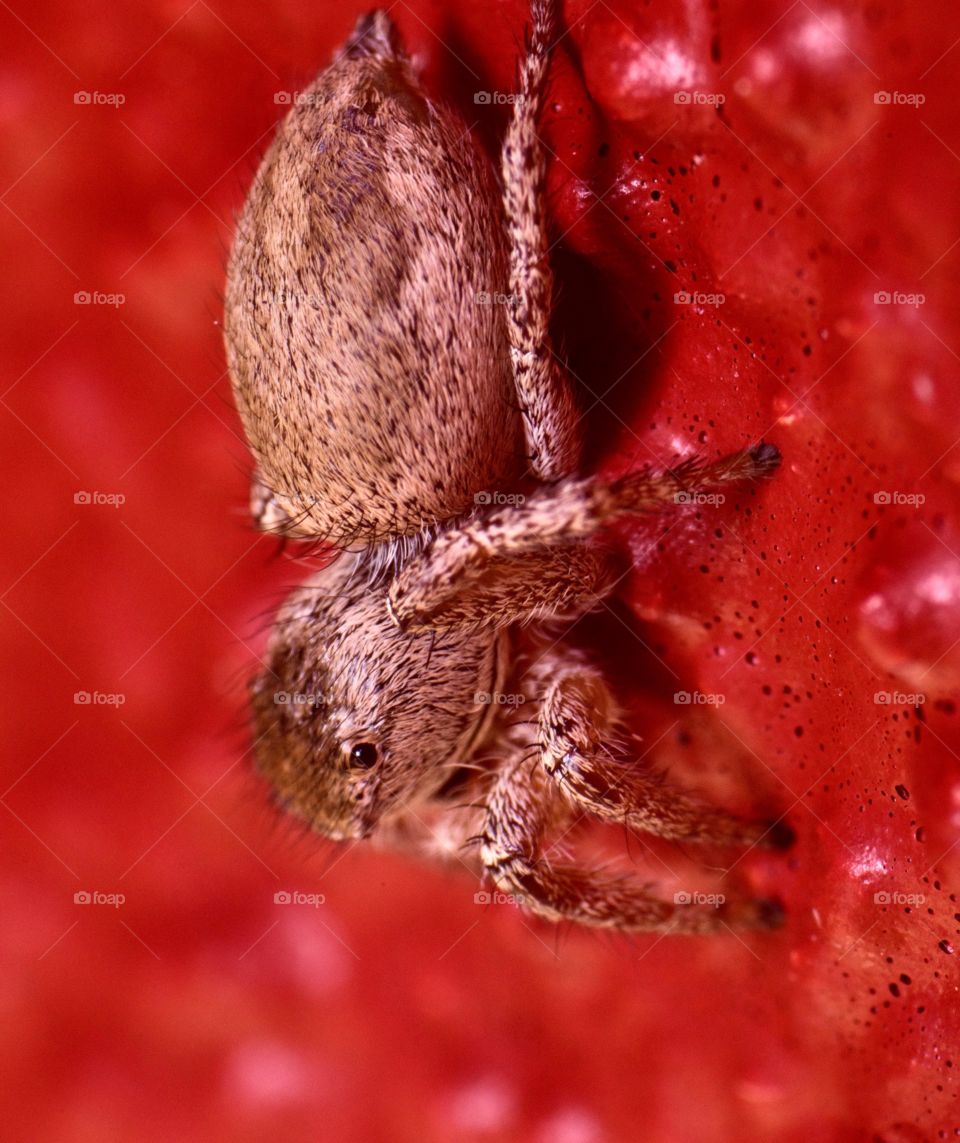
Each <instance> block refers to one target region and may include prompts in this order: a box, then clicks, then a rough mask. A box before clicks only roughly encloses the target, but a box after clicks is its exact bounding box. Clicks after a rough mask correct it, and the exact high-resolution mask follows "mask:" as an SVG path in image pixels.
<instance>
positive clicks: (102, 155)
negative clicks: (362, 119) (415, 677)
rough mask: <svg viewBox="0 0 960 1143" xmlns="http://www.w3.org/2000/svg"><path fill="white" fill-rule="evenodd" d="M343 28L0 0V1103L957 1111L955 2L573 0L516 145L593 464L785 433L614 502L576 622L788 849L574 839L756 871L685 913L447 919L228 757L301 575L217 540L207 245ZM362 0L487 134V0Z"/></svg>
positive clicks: (519, 22) (106, 1114)
mask: <svg viewBox="0 0 960 1143" xmlns="http://www.w3.org/2000/svg"><path fill="white" fill-rule="evenodd" d="M360 11H361V7H359V6H356V5H352V4H350V3H347V4H334V3H332V2H327V0H314V2H312V3H309V4H308V3H305V2H303V0H270V2H268V3H253V2H252V0H232V2H228V0H200V2H199V3H191V0H182V2H175V0H169V2H167V0H151V2H145V3H141V4H137V5H122V4H107V3H105V2H103V0H97V2H95V3H94V4H93V5H92V6H91V5H90V4H80V3H78V2H76V0H58V2H56V3H54V2H53V0H32V2H31V3H30V4H27V3H26V2H25V0H10V3H9V4H2V5H0V36H2V40H3V43H4V48H5V51H4V61H3V65H2V68H0V122H2V124H3V127H4V131H3V145H2V148H0V168H2V173H0V203H2V210H0V253H2V264H3V266H4V268H5V269H4V273H3V275H2V278H0V282H2V288H3V292H4V304H3V309H2V314H3V323H4V335H5V336H4V344H3V366H2V368H3V382H4V383H3V398H2V406H0V417H2V423H3V430H4V462H5V472H6V474H7V476H6V491H7V496H6V498H5V535H6V537H7V542H6V543H5V544H4V545H3V548H2V553H3V554H2V559H3V586H2V589H0V599H2V603H3V607H2V609H0V623H2V624H3V640H2V647H3V655H4V663H5V667H6V671H5V674H4V682H3V695H4V702H3V718H4V736H3V739H4V743H5V751H4V774H5V777H4V782H3V790H2V791H0V793H2V803H0V841H2V845H3V855H4V856H3V862H2V865H0V894H2V896H0V901H2V915H3V925H2V927H0V934H2V935H0V957H2V965H3V971H2V974H0V980H2V981H3V985H2V989H0V1001H2V1013H3V1021H2V1025H0V1027H2V1029H3V1031H2V1033H0V1046H2V1065H0V1066H2V1074H3V1084H2V1092H0V1101H2V1103H3V1123H4V1134H5V1136H8V1137H10V1138H15V1139H38V1140H48V1139H49V1140H58V1141H63V1140H78V1141H80V1140H82V1141H87V1140H97V1141H99V1140H106V1139H158V1140H159V1139H170V1138H176V1139H181V1140H192V1139H197V1140H209V1139H228V1140H246V1139H250V1140H254V1139H257V1140H259V1139H262V1138H264V1137H273V1138H278V1139H283V1140H313V1139H316V1138H319V1137H323V1138H327V1137H329V1138H336V1139H339V1140H354V1139H355V1140H369V1139H388V1138H389V1139H399V1140H414V1139H416V1140H438V1141H439V1140H444V1141H446V1140H450V1139H457V1140H501V1139H503V1140H507V1139H509V1140H521V1139H522V1140H526V1139H529V1140H532V1141H535V1143H601V1141H606V1140H628V1139H630V1140H632V1139H637V1138H643V1139H644V1140H646V1141H647V1143H675V1141H678V1140H698V1141H703V1143H707V1141H710V1143H715V1141H716V1143H727V1141H730V1143H734V1141H735V1143H770V1141H781V1140H782V1141H785V1143H793V1141H794V1140H797V1141H799V1140H803V1141H805V1143H808V1141H834V1140H837V1141H841V1143H845V1141H847V1140H850V1141H855V1140H867V1139H869V1140H876V1141H878V1143H879V1141H882V1143H925V1141H927V1140H939V1139H947V1138H954V1137H956V1135H957V1131H958V1129H960V1110H958V1101H957V1094H958V1087H957V1078H956V1073H957V1068H956V1067H955V1066H954V1059H955V1056H956V1051H957V1041H958V1039H960V993H958V986H960V976H958V971H957V963H956V955H955V948H956V945H957V941H958V936H960V905H958V901H957V894H958V892H960V845H958V844H957V843H958V838H960V723H958V719H957V713H956V711H957V707H956V703H957V690H958V687H960V510H958V497H957V485H958V480H960V384H958V376H960V330H958V328H957V314H958V312H960V309H958V307H960V216H958V213H957V209H956V204H957V202H958V201H960V158H958V156H960V111H958V108H960V98H958V95H960V92H958V85H957V81H956V76H957V68H958V62H960V54H958V53H960V46H958V42H960V10H958V9H957V8H956V6H955V5H953V4H948V3H946V2H945V0H930V2H928V3H927V4H925V5H923V6H919V5H907V4H902V3H893V2H877V3H869V4H867V3H864V4H851V3H844V4H837V5H833V6H831V5H828V4H824V3H819V2H814V3H800V4H792V3H790V2H789V0H776V2H774V3H770V4H768V5H761V6H757V5H756V4H750V3H747V2H746V0H715V2H713V3H705V2H699V0H694V2H691V3H689V4H685V5H679V4H674V5H666V4H658V5H654V4H649V3H636V2H631V3H627V2H624V0H604V2H602V3H600V4H594V3H593V0H570V2H568V3H566V4H565V5H564V15H563V26H564V28H565V29H568V31H567V34H566V35H565V36H564V37H563V39H562V41H561V42H560V46H559V48H558V50H557V52H556V55H555V60H554V66H553V70H552V81H551V88H550V93H549V98H548V101H547V106H546V109H545V112H544V116H543V136H544V139H545V141H546V143H547V146H548V148H549V211H550V216H551V219H552V226H553V229H554V233H555V236H556V240H557V244H556V246H555V248H554V250H553V258H554V262H555V266H556V269H557V274H558V281H559V288H560V295H559V300H558V305H557V313H556V331H557V336H558V341H559V342H560V343H561V344H562V346H563V351H564V353H565V354H566V357H567V359H568V361H569V365H570V369H571V371H572V373H573V375H574V376H575V377H576V379H577V384H578V386H579V392H580V396H581V399H582V402H583V407H584V410H585V411H586V420H585V424H586V426H587V432H588V457H589V464H590V466H591V467H592V468H593V469H595V470H598V471H602V472H604V473H607V474H610V475H614V474H619V473H622V472H625V471H627V470H629V469H632V468H636V467H638V466H641V465H643V464H646V463H657V464H669V463H671V462H673V461H675V460H676V459H677V458H678V457H682V456H687V455H690V454H691V453H693V452H700V453H703V454H705V455H708V456H717V455H719V454H721V453H723V452H725V451H727V450H731V449H736V448H740V447H743V446H744V445H746V444H748V443H750V442H754V441H757V440H759V439H767V440H769V441H771V442H773V443H775V444H776V445H777V446H778V447H779V449H780V450H781V452H782V454H783V458H784V461H783V466H782V468H781V470H780V471H779V472H778V474H777V475H776V476H775V477H774V478H773V479H772V480H771V481H769V482H768V483H765V484H764V485H763V486H762V487H756V488H750V489H742V490H739V491H737V492H736V493H735V494H734V493H730V494H728V496H727V499H726V500H725V501H724V502H722V503H703V504H688V505H682V506H678V508H677V510H676V512H673V513H670V514H668V515H665V516H663V517H660V518H656V519H651V520H649V521H642V522H635V523H630V524H622V525H620V526H619V527H618V529H617V534H618V536H619V538H620V540H621V541H622V544H623V547H624V551H625V552H626V553H627V554H628V555H629V556H630V557H631V564H630V568H629V574H628V575H627V576H626V577H625V578H624V580H623V581H622V582H621V584H620V586H619V590H618V597H617V599H616V601H615V602H614V603H613V604H612V605H611V611H610V612H609V613H608V612H607V611H603V612H601V614H600V615H599V616H598V617H596V618H595V619H591V620H590V621H589V622H587V623H584V624H583V625H582V627H583V629H582V638H583V640H584V642H585V643H586V644H589V645H592V646H594V647H595V648H596V650H597V653H598V655H602V656H603V658H604V661H605V662H607V663H608V665H609V669H610V671H611V673H612V674H613V675H614V676H615V677H616V680H617V683H618V685H619V688H620V690H621V691H622V693H623V696H624V700H625V702H626V703H627V706H628V709H629V711H630V717H631V719H632V722H633V725H634V729H635V730H636V733H637V734H638V735H639V736H641V737H642V740H643V741H642V743H641V749H642V751H645V752H646V759H647V761H648V762H652V763H653V764H655V765H657V766H659V767H662V768H664V769H669V770H670V772H671V774H672V775H673V776H674V777H675V778H676V779H677V780H678V781H683V782H685V783H688V784H689V785H691V786H692V787H694V788H697V789H699V790H701V791H703V792H704V793H705V794H707V795H709V796H710V797H712V798H714V799H715V800H717V801H719V802H723V803H724V804H727V805H730V806H732V807H735V808H739V809H742V810H744V811H748V812H755V813H760V812H762V813H766V814H769V815H770V816H771V817H772V818H776V817H779V816H780V815H781V814H784V813H785V814H786V815H787V818H788V820H789V822H790V825H791V826H792V827H793V829H795V831H796V834H797V840H796V843H795V844H794V846H793V847H792V849H791V850H790V851H789V852H787V853H782V852H777V853H775V852H771V853H768V854H765V855H762V856H761V855H759V854H757V853H753V854H750V855H747V856H746V857H743V858H742V860H739V861H738V857H739V855H737V854H734V855H730V854H725V853H709V854H707V853H698V852H696V851H695V850H694V849H693V848H692V847H687V848H685V849H683V850H681V849H679V848H678V847H676V846H670V845H664V844H661V843H650V844H648V842H647V840H646V839H644V840H643V841H639V840H637V839H632V838H631V839H624V837H623V835H622V833H617V832H616V831H612V838H607V839H605V840H606V841H607V842H608V848H611V850H612V852H614V853H617V854H619V855H620V857H621V859H622V858H624V857H626V860H628V861H630V862H632V863H633V864H634V867H635V872H636V874H637V876H640V877H641V878H644V879H646V880H651V881H656V882H658V883H659V884H660V885H661V886H662V887H663V890H664V891H665V892H671V891H673V890H674V889H675V888H677V887H678V886H681V885H682V886H684V887H686V886H687V885H693V886H696V887H703V888H704V890H705V891H709V890H710V889H711V887H713V888H714V889H715V888H716V887H717V885H718V884H719V885H722V884H723V883H724V882H723V881H722V878H721V873H722V870H723V868H724V867H726V866H728V865H734V868H733V869H731V871H730V873H729V875H728V876H729V883H730V884H731V885H735V886H739V887H741V888H743V887H744V886H747V887H750V888H751V889H752V890H753V891H755V892H757V893H758V894H761V895H763V896H769V897H777V898H779V899H780V900H781V901H782V902H783V904H784V906H785V910H786V921H785V925H784V927H783V928H782V929H781V930H780V931H778V932H777V933H773V934H766V935H752V936H749V937H740V936H735V935H733V934H730V935H728V936H723V937H719V938H711V939H707V938H695V939H686V940H681V939H677V938H672V937H666V938H663V939H659V940H658V939H656V938H645V939H635V940H620V939H616V938H612V937H609V936H607V937H603V936H597V935H595V934H589V933H583V932H577V931H571V930H570V929H566V928H565V929H560V930H553V929H550V928H547V927H544V926H542V925H539V924H534V923H532V922H531V921H529V919H527V918H525V917H523V916H521V915H520V914H519V913H517V912H516V911H514V910H512V909H511V908H509V907H505V906H504V907H490V908H483V909H480V908H478V907H477V905H476V904H475V903H474V899H473V894H474V892H475V890H476V888H477V886H476V884H475V883H474V882H473V881H472V880H471V878H470V877H469V876H467V875H465V874H463V873H462V872H458V870H457V868H456V867H455V868H453V869H452V870H450V871H444V870H441V869H437V868H431V867H425V866H422V865H420V864H417V863H416V862H413V861H408V860H405V859H401V858H399V857H395V856H391V855H385V854H380V853H377V852H375V851H373V850H371V849H368V848H364V847H358V848H356V849H350V850H346V849H341V850H335V849H331V848H330V847H329V846H328V845H326V844H324V843H322V842H319V841H317V840H316V839H314V838H312V837H310V836H308V835H303V834H301V833H299V832H298V831H297V830H296V829H295V828H294V827H292V826H291V825H290V824H289V823H288V822H286V821H284V819H283V818H282V817H281V816H279V815H278V814H277V813H275V812H274V811H273V810H272V809H270V808H269V807H268V805H267V801H266V797H265V795H264V792H263V790H262V788H261V787H260V786H259V785H258V784H257V782H256V781H255V779H254V776H253V774H252V772H251V769H250V766H249V760H248V756H247V755H246V754H245V747H246V745H247V737H246V729H245V713H244V703H245V698H244V682H245V680H246V678H247V677H248V676H249V675H250V674H251V673H252V672H253V670H254V669H255V666H256V663H257V656H258V654H259V653H261V652H262V649H263V645H264V639H265V632H266V626H267V624H268V622H269V616H270V614H271V612H272V611H273V609H274V608H275V607H276V605H277V603H278V602H279V600H280V598H281V597H282V596H283V594H284V593H285V591H286V590H287V589H288V588H289V587H290V586H292V585H293V584H295V583H296V582H298V581H300V580H302V579H303V578H305V576H306V574H307V568H306V566H305V565H304V564H303V563H301V562H297V561H296V560H295V559H291V558H290V557H291V555H295V553H294V552H292V551H289V550H288V553H287V554H286V555H285V556H284V557H283V558H277V553H276V546H275V544H274V543H273V542H272V541H269V540H267V539H264V538H258V537H256V536H255V535H254V534H253V533H252V531H251V530H250V527H249V524H248V520H247V514H246V504H245V501H246V471H247V466H248V463H249V462H248V456H247V451H246V448H245V444H244V442H243V440H242V437H241V435H240V429H239V424H238V421H237V418H236V416H235V414H234V412H233V408H232V403H231V400H230V394H229V386H228V383H227V380H226V377H225V375H224V362H223V355H222V350H221V344H220V329H219V324H218V323H219V319H220V297H219V292H220V290H221V285H222V280H223V266H224V256H225V250H226V249H227V247H228V245H229V242H230V237H231V227H232V218H233V216H234V214H235V212H236V210H237V209H238V207H239V205H240V203H241V202H242V199H243V195H244V192H245V188H246V186H247V185H248V183H249V180H250V177H251V174H252V170H253V168H254V166H255V164H256V161H257V159H258V157H259V155H260V154H261V153H262V151H263V148H264V146H265V144H266V142H267V141H268V139H269V138H270V134H271V131H272V130H273V128H274V125H275V123H276V121H277V119H278V118H279V116H280V115H281V114H282V113H283V110H284V107H285V102H284V101H285V100H287V99H288V98H290V93H294V92H296V91H298V90H299V89H300V88H302V87H304V86H305V85H306V84H307V83H308V82H309V80H310V78H311V77H312V75H313V74H314V72H315V71H316V70H317V69H318V68H319V67H320V66H322V65H323V64H324V63H325V61H326V60H327V59H328V58H329V56H330V54H331V52H332V50H333V49H334V48H335V47H336V46H337V44H338V43H339V42H341V41H342V39H343V38H344V36H345V35H346V33H347V32H348V30H349V29H350V27H351V26H352V24H353V22H354V20H355V18H356V16H357V15H358V13H359V12H360ZM393 15H394V16H395V17H396V20H397V22H398V24H399V26H400V29H401V33H402V35H403V37H404V39H405V41H406V43H407V44H408V45H409V47H410V49H411V51H412V52H413V54H414V57H415V59H416V60H417V61H418V63H419V64H421V65H422V67H423V70H424V74H425V81H426V83H427V84H428V86H429V88H430V90H431V91H432V92H434V93H435V94H436V95H437V96H438V97H441V98H443V99H446V100H448V101H450V102H452V103H454V104H455V105H457V106H458V107H459V108H460V110H461V112H462V113H463V115H464V116H465V118H466V120H467V123H468V124H469V125H470V126H471V127H472V128H473V130H474V131H475V132H476V134H477V136H478V137H479V138H480V139H481V140H482V142H483V143H484V145H486V146H487V147H488V148H489V149H490V150H491V154H492V153H493V152H494V150H495V148H496V145H497V140H498V138H499V137H500V134H501V133H502V130H503V125H504V115H505V110H504V107H503V106H502V105H497V104H477V103H475V102H474V98H473V96H474V93H475V92H476V91H478V90H482V91H500V92H510V91H512V90H513V87H514V66H515V65H514V61H515V59H516V53H517V49H518V45H519V44H520V43H521V42H522V27H523V23H524V18H525V7H524V4H523V3H520V2H517V0H493V2H491V3H487V4H464V3H460V2H459V0H456V2H455V0H450V2H448V3H441V2H440V0H411V2H410V3H409V4H407V3H404V4H400V5H397V6H396V7H395V9H394V10H393ZM82 93H86V95H84V94H82ZM118 97H122V101H121V99H120V98H118ZM78 294H80V295H84V294H86V295H94V294H96V295H97V297H96V298H95V299H94V300H92V301H90V302H86V303H85V302H84V300H83V298H82V297H81V298H80V299H79V301H76V300H75V295H78ZM117 295H122V298H120V299H119V300H118V297H117ZM110 299H112V300H110ZM83 493H85V494H87V495H86V497H84V496H82V495H81V494H83ZM94 494H101V495H100V496H95V495H94ZM119 497H122V498H123V500H122V502H120V501H119V499H118V498H119ZM104 498H106V499H104ZM679 691H685V692H689V693H696V694H698V695H700V696H704V699H705V701H703V702H697V703H693V702H691V703H688V704H685V705H684V704H681V705H678V704H677V703H676V702H675V701H674V695H675V694H676V693H677V692H679ZM85 694H89V695H90V696H91V699H90V701H89V702H85V701H82V697H83V695H85ZM76 695H80V696H81V699H80V700H79V701H78V700H75V696H76ZM707 697H709V698H710V699H711V701H706V699H707ZM734 863H735V864H734ZM278 892H279V893H289V894H292V893H294V892H296V893H300V894H303V895H305V896H306V897H308V898H309V897H310V896H311V895H312V897H313V902H312V903H303V904H293V903H290V904H284V903H282V898H281V903H279V904H277V903H275V894H277V893H278ZM77 894H80V895H81V896H79V897H76V895H77ZM83 894H86V895H87V897H84V896H83ZM94 895H99V896H94ZM118 895H119V896H118ZM320 896H322V898H323V901H322V903H320V899H319V897H320ZM120 897H122V901H121V900H120ZM88 900H89V903H85V902H87V901H88Z"/></svg>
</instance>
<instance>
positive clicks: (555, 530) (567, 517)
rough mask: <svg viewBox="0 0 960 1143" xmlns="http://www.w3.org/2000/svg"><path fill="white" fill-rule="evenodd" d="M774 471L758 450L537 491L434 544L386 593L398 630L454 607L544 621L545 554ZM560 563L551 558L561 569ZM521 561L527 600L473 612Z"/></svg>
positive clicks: (768, 455)
mask: <svg viewBox="0 0 960 1143" xmlns="http://www.w3.org/2000/svg"><path fill="white" fill-rule="evenodd" d="M779 463H780V453H779V452H778V450H777V449H776V448H775V447H774V446H773V445H768V444H759V445H757V446H756V447H755V448H752V449H746V450H744V451H742V452H736V453H732V454H730V455H729V456H725V457H721V458H720V459H719V460H716V461H709V462H707V461H702V460H699V459H695V460H691V461H687V462H684V463H683V464H682V465H680V466H678V467H677V468H675V469H668V470H667V471H666V472H660V473H654V472H639V473H632V474H630V475H629V476H625V477H622V478H621V479H620V480H616V481H612V482H606V483H605V482H603V481H599V480H595V479H591V478H586V479H581V478H572V479H568V480H563V481H561V482H559V483H558V484H554V485H551V486H549V487H545V488H541V489H539V490H538V491H537V492H535V493H533V494H532V495H531V496H529V497H527V498H526V500H524V501H523V502H522V503H518V504H511V505H509V506H507V507H504V508H495V509H494V510H493V511H490V512H487V513H486V514H485V515H483V516H480V517H478V518H477V519H475V520H473V521H471V522H469V523H467V524H464V525H463V526H462V527H460V528H453V529H450V530H448V531H445V532H442V533H441V534H440V535H439V536H437V537H436V539H434V540H433V542H432V543H430V544H428V545H427V547H426V548H425V549H424V551H423V552H422V553H421V554H420V555H419V556H417V557H416V558H414V559H412V560H410V561H409V562H408V563H407V564H406V566H405V567H404V568H403V570H402V571H401V572H400V574H399V575H398V576H397V578H396V580H395V581H394V583H393V585H392V586H391V589H390V608H391V614H392V615H393V617H394V620H395V621H396V622H397V624H398V625H399V626H400V627H403V628H407V627H410V628H415V627H417V626H424V625H427V626H429V625H430V622H431V620H430V618H429V617H431V616H436V617H437V619H436V622H437V624H438V625H447V622H445V621H444V620H443V619H442V618H441V617H442V616H443V614H444V613H446V614H452V613H453V612H452V610H451V608H452V605H453V604H454V603H455V602H458V601H459V602H458V608H459V610H458V612H457V614H458V616H460V617H463V616H466V618H468V619H469V621H471V622H481V623H482V622H496V623H498V624H501V623H509V622H515V621H522V620H524V619H526V618H529V617H530V616H531V615H533V614H537V613H538V611H537V610H535V609H532V605H535V606H536V608H539V613H542V611H543V607H544V605H545V603H546V601H547V597H546V596H545V595H544V594H542V593H541V594H538V584H537V573H538V570H539V567H540V566H541V564H542V560H543V553H544V552H547V551H556V552H559V553H563V552H569V551H573V550H574V549H575V546H576V542H577V541H581V540H584V539H587V538H589V537H591V536H592V535H594V533H596V532H597V531H599V530H600V529H601V528H602V527H603V526H604V524H607V523H608V522H610V521H611V520H613V519H615V518H616V517H617V516H621V515H627V514H630V513H644V512H650V511H653V510H655V509H657V508H661V507H663V506H665V505H668V504H678V503H683V501H684V500H685V499H690V498H692V497H693V496H694V495H695V494H696V493H700V492H706V491H708V490H710V489H715V488H722V487H724V486H726V485H728V484H731V483H737V482H743V481H749V480H757V479H759V478H760V477H764V476H768V475H770V474H771V473H772V472H774V471H775V469H776V468H777V466H778V465H779ZM563 558H564V557H563V555H562V554H561V555H559V556H557V557H556V560H558V561H559V565H562V561H563ZM525 561H527V566H528V571H527V573H526V575H527V580H528V585H527V586H528V590H527V591H526V592H518V591H515V592H514V593H513V595H512V596H511V595H510V593H505V594H504V598H503V606H502V607H501V608H499V609H498V610H497V612H496V613H495V614H491V613H489V612H485V611H484V609H483V607H482V606H476V607H472V608H471V606H470V604H469V599H470V597H471V595H472V594H473V593H474V591H475V588H476V586H477V584H479V583H481V582H485V581H487V580H488V579H489V578H490V573H491V568H492V566H493V565H494V564H499V565H501V566H505V565H509V566H510V567H511V569H512V572H511V574H512V577H513V579H514V582H515V583H516V582H519V581H520V580H521V579H522V578H523V576H524V566H525ZM559 565H558V566H559ZM547 582H548V581H547V580H544V584H545V585H546V584H547ZM458 621H461V620H460V619H458Z"/></svg>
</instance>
